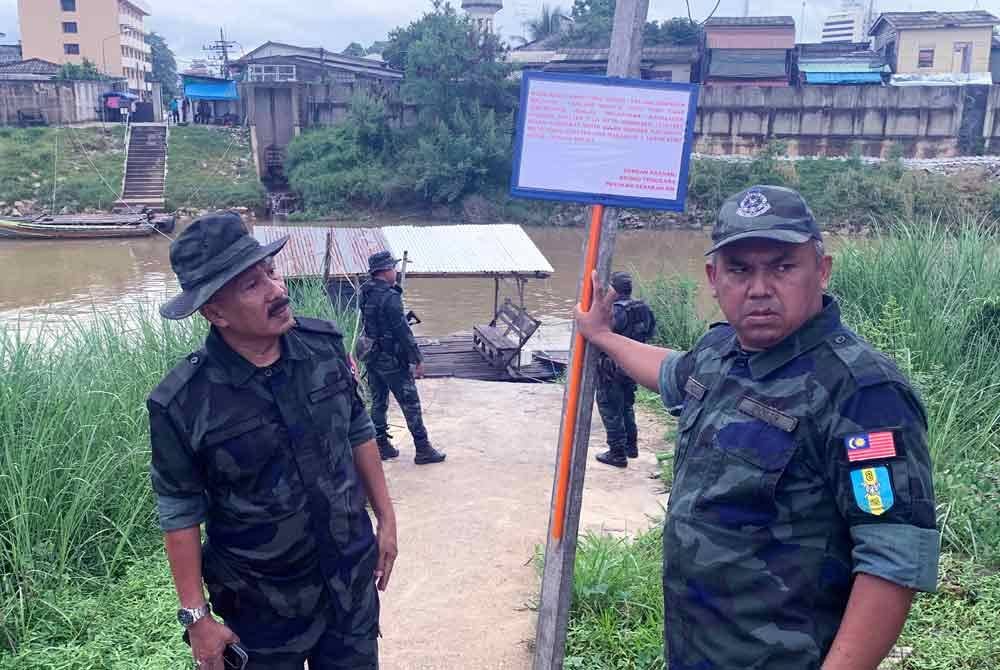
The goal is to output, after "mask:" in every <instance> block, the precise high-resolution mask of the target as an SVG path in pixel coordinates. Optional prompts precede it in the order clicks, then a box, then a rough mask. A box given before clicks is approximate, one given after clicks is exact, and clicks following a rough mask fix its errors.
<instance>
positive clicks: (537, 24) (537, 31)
mask: <svg viewBox="0 0 1000 670" xmlns="http://www.w3.org/2000/svg"><path fill="white" fill-rule="evenodd" d="M562 19H563V10H562V8H561V7H559V6H556V7H550V6H548V5H542V12H541V13H540V14H539V15H538V16H536V17H535V18H533V19H531V20H530V21H528V22H527V23H526V26H527V28H528V32H529V33H530V34H531V41H532V42H535V41H538V40H540V39H544V38H546V37H549V36H551V35H555V34H557V33H558V32H559V23H560V21H562Z"/></svg>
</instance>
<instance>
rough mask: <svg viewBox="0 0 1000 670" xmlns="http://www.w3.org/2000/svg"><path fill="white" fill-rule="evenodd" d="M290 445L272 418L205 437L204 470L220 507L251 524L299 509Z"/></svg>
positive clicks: (218, 430) (240, 421)
mask: <svg viewBox="0 0 1000 670" xmlns="http://www.w3.org/2000/svg"><path fill="white" fill-rule="evenodd" d="M287 442H288V439H287V434H286V433H285V429H284V426H283V424H282V423H281V422H280V421H279V420H278V419H277V417H276V416H274V415H272V414H271V413H264V414H260V415H256V416H251V417H245V418H241V419H237V420H236V421H233V422H231V423H228V424H225V425H223V426H221V427H219V428H215V429H213V430H210V431H208V432H207V433H205V436H204V438H203V439H202V443H203V451H204V457H203V458H204V462H205V465H206V468H205V469H206V472H208V473H209V477H210V478H211V480H212V481H213V482H214V486H213V489H214V490H215V494H216V495H217V497H218V501H219V502H220V504H222V505H223V506H224V507H227V506H230V505H231V506H233V511H234V512H239V514H240V515H245V516H246V517H247V518H267V517H269V516H271V515H273V514H278V513H281V511H282V510H283V509H284V508H286V507H289V506H292V505H294V501H293V500H292V498H293V491H292V490H291V487H290V484H289V476H290V472H291V470H292V468H290V463H289V458H290V455H289V453H288V451H287V449H286V448H285V445H286V444H287Z"/></svg>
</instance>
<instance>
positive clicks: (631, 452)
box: [625, 440, 639, 458]
mask: <svg viewBox="0 0 1000 670" xmlns="http://www.w3.org/2000/svg"><path fill="white" fill-rule="evenodd" d="M625 455H626V456H628V457H629V458H639V445H638V444H637V443H636V442H632V441H631V440H630V441H629V443H628V446H627V447H625Z"/></svg>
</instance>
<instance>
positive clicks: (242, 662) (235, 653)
mask: <svg viewBox="0 0 1000 670" xmlns="http://www.w3.org/2000/svg"><path fill="white" fill-rule="evenodd" d="M249 659H250V656H249V655H248V654H247V650H246V649H244V648H243V645H241V644H239V643H238V642H233V643H232V644H229V645H226V651H224V652H223V653H222V661H223V664H224V665H225V666H226V669H227V670H230V669H231V670H243V669H244V668H246V667H247V661H248V660H249Z"/></svg>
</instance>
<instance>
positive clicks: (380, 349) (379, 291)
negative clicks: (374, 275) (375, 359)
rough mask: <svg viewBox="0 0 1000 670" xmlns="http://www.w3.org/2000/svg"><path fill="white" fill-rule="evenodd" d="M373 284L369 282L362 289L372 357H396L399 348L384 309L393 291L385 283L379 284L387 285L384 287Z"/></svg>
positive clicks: (365, 330) (366, 333)
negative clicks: (379, 354)
mask: <svg viewBox="0 0 1000 670" xmlns="http://www.w3.org/2000/svg"><path fill="white" fill-rule="evenodd" d="M373 282H374V280H373ZM373 282H369V283H368V284H366V285H365V286H363V287H362V289H361V298H360V309H361V324H362V328H363V329H364V335H365V336H366V337H368V338H369V339H370V340H371V343H372V349H371V353H372V355H375V354H378V353H386V354H389V355H391V356H395V355H396V353H397V349H398V347H397V345H396V341H395V339H394V338H393V335H392V328H391V327H390V325H389V324H388V323H386V318H385V309H384V307H385V303H386V301H387V300H388V299H389V298H390V297H391V295H392V290H393V289H392V287H391V286H389V285H387V284H385V282H378V283H379V284H385V286H384V287H382V286H377V285H376V284H374V283H373Z"/></svg>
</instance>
